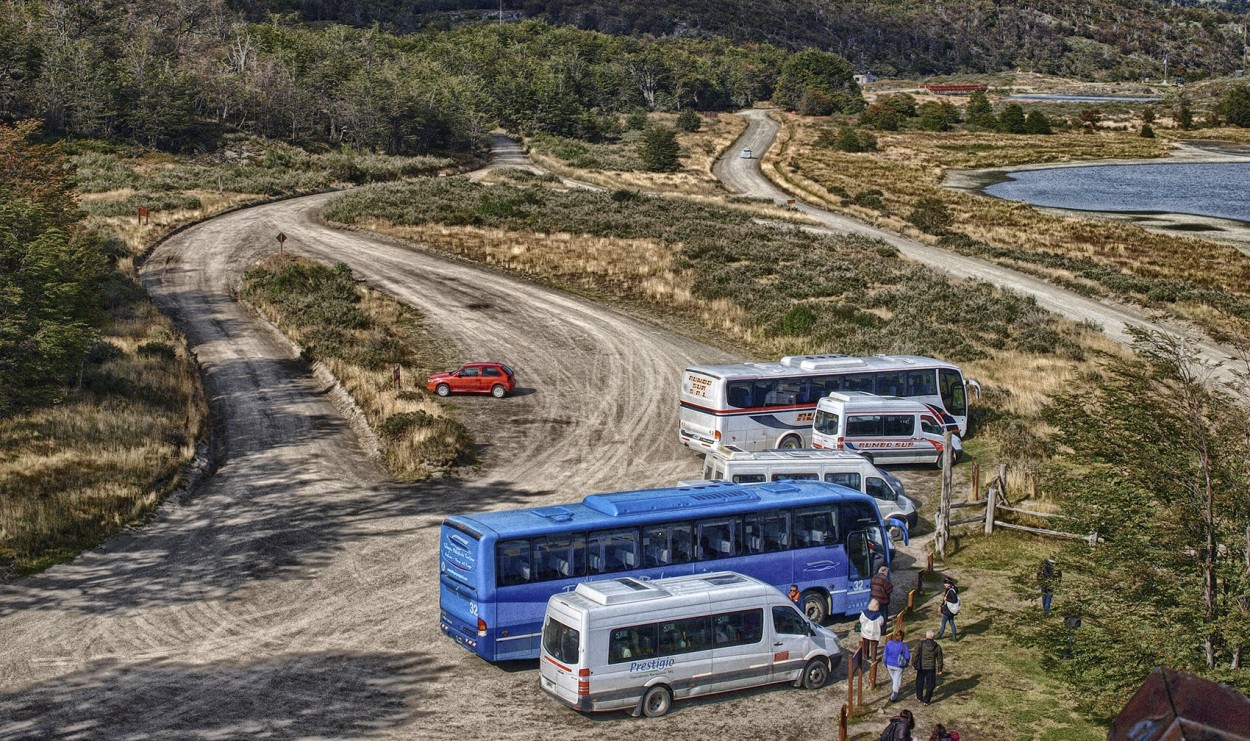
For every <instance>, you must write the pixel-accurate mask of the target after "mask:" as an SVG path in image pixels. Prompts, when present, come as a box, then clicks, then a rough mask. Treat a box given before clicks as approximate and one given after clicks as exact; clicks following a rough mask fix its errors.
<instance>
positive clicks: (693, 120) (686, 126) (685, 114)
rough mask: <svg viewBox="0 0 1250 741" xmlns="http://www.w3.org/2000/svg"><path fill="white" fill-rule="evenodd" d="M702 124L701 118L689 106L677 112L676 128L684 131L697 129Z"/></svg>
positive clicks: (689, 131) (691, 131)
mask: <svg viewBox="0 0 1250 741" xmlns="http://www.w3.org/2000/svg"><path fill="white" fill-rule="evenodd" d="M701 126H703V119H702V118H701V117H700V116H699V114H698V113H695V112H694V111H692V110H690V109H689V108H687V109H685V110H683V111H682V112H681V113H679V114H677V130H678V131H684V132H686V133H688V134H689V133H693V132H695V131H698V130H699V128H700V127H701Z"/></svg>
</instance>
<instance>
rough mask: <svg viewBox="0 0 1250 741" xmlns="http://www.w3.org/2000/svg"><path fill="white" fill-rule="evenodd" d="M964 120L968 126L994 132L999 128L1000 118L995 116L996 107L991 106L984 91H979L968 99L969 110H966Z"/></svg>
mask: <svg viewBox="0 0 1250 741" xmlns="http://www.w3.org/2000/svg"><path fill="white" fill-rule="evenodd" d="M964 120H965V121H967V122H968V125H969V126H971V127H973V128H977V129H985V130H987V131H993V130H994V129H997V128H998V118H996V117H995V116H994V106H992V105H990V99H989V97H988V96H987V95H986V94H985V91H984V90H977V91H976V92H974V93H972V95H971V96H970V97H969V98H968V105H967V108H966V109H965V110H964Z"/></svg>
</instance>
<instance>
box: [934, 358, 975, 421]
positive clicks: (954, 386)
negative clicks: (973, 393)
mask: <svg viewBox="0 0 1250 741" xmlns="http://www.w3.org/2000/svg"><path fill="white" fill-rule="evenodd" d="M938 385H939V387H940V388H941V390H942V405H943V406H945V407H946V411H947V412H948V413H950V414H951V415H952V416H955V417H962V416H964V415H966V414H967V413H968V399H967V396H966V395H965V393H964V377H963V375H962V374H960V372H959V371H957V370H947V369H945V368H943V369H941V370H939V371H938Z"/></svg>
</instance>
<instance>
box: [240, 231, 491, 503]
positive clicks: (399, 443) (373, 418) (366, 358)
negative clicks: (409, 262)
mask: <svg viewBox="0 0 1250 741" xmlns="http://www.w3.org/2000/svg"><path fill="white" fill-rule="evenodd" d="M241 293H242V295H243V296H244V297H245V298H247V299H248V300H249V301H250V302H252V303H253V305H255V306H256V307H257V308H258V309H259V310H260V311H261V313H262V314H264V315H265V317H266V318H268V319H269V320H270V321H272V322H273V323H274V324H276V325H277V326H278V327H279V328H281V329H282V331H283V332H285V333H286V334H287V335H288V336H289V337H290V338H291V339H292V340H294V341H295V342H296V343H297V344H299V345H300V346H301V347H302V348H303V354H304V356H305V357H306V358H307V359H309V360H314V361H318V362H320V363H321V364H322V365H324V366H325V367H326V369H327V370H329V371H330V373H332V374H333V375H334V377H335V378H337V379H338V380H339V382H340V383H341V384H342V385H343V388H344V389H345V390H346V391H347V393H348V394H349V395H351V397H352V399H353V400H354V401H355V402H356V404H357V406H359V407H360V409H361V410H362V411H363V412H364V414H365V418H366V420H367V422H368V424H369V427H370V428H371V429H372V430H373V431H374V432H375V433H376V434H377V436H378V438H379V440H380V441H381V443H382V456H383V460H384V461H385V462H386V467H387V469H388V470H389V471H390V472H391V475H393V476H394V477H395V478H397V479H399V480H401V481H415V480H419V479H423V478H425V477H427V476H429V475H430V474H431V473H433V472H435V471H440V470H445V469H448V468H451V467H455V466H463V465H467V464H471V463H472V462H473V461H474V451H473V441H472V439H471V438H470V436H469V433H468V431H467V430H466V429H465V428H464V426H463V425H461V424H460V423H459V422H457V421H456V420H454V419H452V418H450V417H448V416H447V411H446V408H445V407H444V406H443V405H441V404H438V403H436V402H435V401H434V398H433V397H432V396H431V395H430V394H429V393H428V392H427V391H426V390H425V388H424V387H423V386H422V385H420V384H422V383H423V381H424V379H425V377H426V376H428V375H429V374H430V373H431V372H433V371H434V370H436V369H439V368H442V367H443V366H445V365H446V361H445V358H444V357H443V356H442V354H441V353H440V352H439V350H438V347H439V345H438V343H436V342H435V341H434V340H433V338H431V337H430V335H429V331H428V329H427V328H426V326H425V325H424V323H423V321H422V317H421V315H420V313H419V312H417V311H416V310H415V309H412V308H410V307H407V306H404V305H403V304H400V303H398V302H396V301H394V300H392V299H390V298H387V297H386V296H383V295H382V294H380V293H378V292H377V291H374V290H372V289H370V288H368V287H367V286H364V285H363V284H360V283H358V282H357V281H355V280H354V279H353V278H352V276H351V271H350V270H349V269H348V267H347V266H346V265H343V264H341V263H340V264H338V265H336V266H334V267H333V268H331V267H327V266H325V265H321V264H319V263H316V262H312V261H309V260H305V259H301V258H295V257H290V256H275V257H272V258H269V259H268V260H266V261H264V262H262V263H261V264H260V265H257V266H256V267H254V268H252V269H251V270H249V271H248V273H247V275H246V277H245V280H244V284H243V287H242V289H241ZM396 365H399V366H401V368H402V374H401V378H402V379H404V382H403V385H402V387H400V388H397V387H395V385H394V384H393V382H392V378H391V369H392V368H393V367H394V366H396ZM414 383H415V384H417V385H415V386H414Z"/></svg>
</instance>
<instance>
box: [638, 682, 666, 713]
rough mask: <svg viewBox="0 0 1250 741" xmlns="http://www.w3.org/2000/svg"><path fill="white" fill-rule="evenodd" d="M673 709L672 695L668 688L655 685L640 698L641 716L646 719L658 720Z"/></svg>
mask: <svg viewBox="0 0 1250 741" xmlns="http://www.w3.org/2000/svg"><path fill="white" fill-rule="evenodd" d="M671 707H673V693H672V692H670V691H669V689H668V687H665V686H664V685H662V684H657V685H655V686H654V687H652V688H650V689H648V690H647V692H646V694H644V695H643V696H642V714H643V715H645V716H647V717H648V718H658V717H660V716H661V715H664V714H665V713H667V712H668V709H669V708H671Z"/></svg>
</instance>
